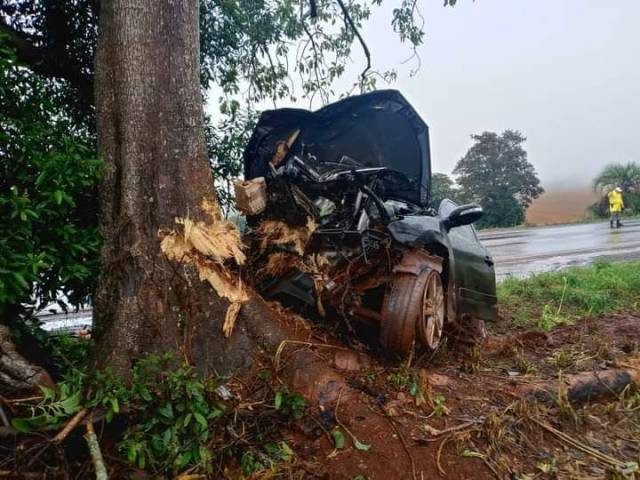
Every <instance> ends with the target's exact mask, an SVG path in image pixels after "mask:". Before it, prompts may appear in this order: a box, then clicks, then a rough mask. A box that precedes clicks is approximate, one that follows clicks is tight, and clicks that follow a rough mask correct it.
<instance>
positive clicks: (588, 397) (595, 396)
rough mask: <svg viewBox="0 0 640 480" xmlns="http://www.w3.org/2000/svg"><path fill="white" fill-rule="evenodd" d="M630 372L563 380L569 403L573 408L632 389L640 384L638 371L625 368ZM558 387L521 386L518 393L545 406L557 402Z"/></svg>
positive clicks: (605, 372)
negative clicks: (628, 388) (632, 386)
mask: <svg viewBox="0 0 640 480" xmlns="http://www.w3.org/2000/svg"><path fill="white" fill-rule="evenodd" d="M625 366H626V367H627V369H608V370H601V371H599V372H597V371H594V372H580V373H577V374H575V375H566V376H563V379H562V380H561V381H563V382H564V383H565V384H566V392H567V399H568V400H569V401H570V402H571V403H574V404H580V403H586V402H590V401H594V400H601V399H603V398H607V397H615V396H616V395H619V394H620V393H621V392H622V391H623V390H624V389H625V388H627V387H628V386H629V385H634V384H636V385H637V384H640V372H639V371H636V370H635V369H636V368H637V367H635V366H633V365H625ZM557 391H558V386H557V385H553V384H548V383H545V384H542V385H522V386H521V388H518V390H516V394H517V395H518V396H520V397H529V398H533V399H535V400H538V401H542V402H554V401H555V400H556V395H557Z"/></svg>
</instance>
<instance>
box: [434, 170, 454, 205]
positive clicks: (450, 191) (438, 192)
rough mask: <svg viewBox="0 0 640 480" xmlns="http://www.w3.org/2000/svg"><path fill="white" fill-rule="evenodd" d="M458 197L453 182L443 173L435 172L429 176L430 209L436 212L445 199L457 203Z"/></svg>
mask: <svg viewBox="0 0 640 480" xmlns="http://www.w3.org/2000/svg"><path fill="white" fill-rule="evenodd" d="M458 195H459V191H458V189H457V188H456V187H455V182H454V181H453V180H452V179H451V177H450V176H449V175H447V174H445V173H438V172H435V173H433V175H432V176H431V200H430V202H431V207H433V208H435V209H436V210H437V209H438V207H439V206H440V202H442V200H444V199H445V198H448V199H449V200H453V201H454V202H457V198H458Z"/></svg>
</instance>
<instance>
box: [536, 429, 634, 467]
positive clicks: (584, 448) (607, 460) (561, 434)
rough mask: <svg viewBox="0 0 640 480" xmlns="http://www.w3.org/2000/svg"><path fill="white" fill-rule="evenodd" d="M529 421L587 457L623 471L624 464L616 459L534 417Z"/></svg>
mask: <svg viewBox="0 0 640 480" xmlns="http://www.w3.org/2000/svg"><path fill="white" fill-rule="evenodd" d="M531 421H532V422H533V423H535V424H536V425H538V426H539V427H540V428H542V429H544V430H546V431H547V432H549V433H551V434H553V435H555V436H556V437H558V438H559V439H560V440H562V441H564V442H565V443H567V444H568V445H571V446H572V447H574V448H576V449H578V450H580V451H582V452H584V453H586V454H587V455H590V456H592V457H593V458H595V459H597V460H600V461H601V462H604V463H606V464H608V465H610V466H612V467H615V468H618V469H624V468H626V466H627V464H626V463H625V462H622V461H620V460H618V459H616V458H613V457H611V456H609V455H607V454H604V453H602V452H600V451H598V450H596V449H595V448H592V447H590V446H588V445H585V444H584V443H582V442H580V441H578V440H576V439H575V438H573V437H571V436H569V435H567V434H566V433H564V432H561V431H560V430H558V429H556V428H554V427H552V426H551V425H549V424H548V423H546V422H544V421H542V420H540V419H537V418H535V417H532V418H531Z"/></svg>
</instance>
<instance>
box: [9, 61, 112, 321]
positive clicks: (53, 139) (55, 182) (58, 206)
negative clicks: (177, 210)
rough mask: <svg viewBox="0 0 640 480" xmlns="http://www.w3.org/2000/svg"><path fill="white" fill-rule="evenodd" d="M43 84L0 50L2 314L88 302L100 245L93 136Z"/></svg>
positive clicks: (97, 166) (95, 274)
mask: <svg viewBox="0 0 640 480" xmlns="http://www.w3.org/2000/svg"><path fill="white" fill-rule="evenodd" d="M52 89H53V90H55V88H54V87H52V85H51V84H50V83H48V82H47V81H45V80H43V79H41V78H39V77H38V76H36V75H34V74H32V73H30V72H29V71H28V70H26V69H24V68H19V67H18V66H17V65H16V64H15V63H14V60H12V59H11V57H10V56H7V54H6V52H0V93H1V94H0V111H2V112H3V114H4V113H6V115H3V117H2V121H1V123H2V125H1V126H0V152H2V153H1V155H2V161H0V310H2V307H3V306H4V305H5V304H8V303H31V302H33V298H34V297H36V298H37V299H38V300H39V301H40V302H41V303H48V302H50V301H52V300H55V299H56V298H57V296H58V295H59V294H60V292H62V293H64V294H65V295H66V297H67V298H68V299H69V301H70V302H71V303H72V304H74V305H77V304H80V303H82V302H83V301H86V299H87V297H88V295H89V293H90V291H91V289H92V282H93V279H94V278H96V276H97V270H98V268H97V267H98V263H97V262H98V252H99V247H100V240H99V235H98V229H97V196H96V184H97V180H98V176H99V169H100V162H99V161H98V159H97V158H96V155H95V142H94V138H93V137H92V135H91V134H90V133H89V132H88V131H86V130H84V129H83V128H82V127H81V126H79V125H77V124H74V121H72V120H71V119H70V118H69V116H68V114H67V108H68V105H67V104H66V103H65V102H64V101H62V99H61V98H60V97H59V96H58V95H57V94H56V92H55V91H52Z"/></svg>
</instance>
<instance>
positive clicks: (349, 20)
mask: <svg viewBox="0 0 640 480" xmlns="http://www.w3.org/2000/svg"><path fill="white" fill-rule="evenodd" d="M336 1H337V2H338V5H340V9H341V10H342V14H343V15H344V19H345V22H347V24H348V25H349V27H350V28H351V30H353V33H354V34H355V36H356V37H358V41H359V42H360V45H362V50H363V51H364V54H365V56H366V57H367V66H366V67H365V69H364V70H363V71H362V73H361V74H360V81H361V83H362V84H364V79H365V76H366V75H367V72H368V71H369V70H370V69H371V52H369V47H367V44H366V43H365V41H364V38H362V35H360V32H359V31H358V28H357V27H356V24H355V23H354V22H353V19H352V18H351V15H350V14H349V10H347V7H346V6H345V4H344V2H343V1H342V0H336Z"/></svg>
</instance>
